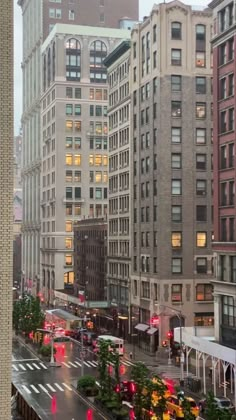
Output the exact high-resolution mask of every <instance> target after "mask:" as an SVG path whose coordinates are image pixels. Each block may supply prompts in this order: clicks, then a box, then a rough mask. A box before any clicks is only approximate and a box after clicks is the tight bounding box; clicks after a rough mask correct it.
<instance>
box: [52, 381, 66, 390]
mask: <svg viewBox="0 0 236 420" xmlns="http://www.w3.org/2000/svg"><path fill="white" fill-rule="evenodd" d="M54 385H55V386H56V387H57V388H58V389H59V390H60V391H63V392H64V391H65V390H64V389H63V388H62V387H61V386H60V385H59V384H57V383H56V382H55V383H54Z"/></svg>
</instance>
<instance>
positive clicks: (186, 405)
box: [181, 398, 195, 420]
mask: <svg viewBox="0 0 236 420" xmlns="http://www.w3.org/2000/svg"><path fill="white" fill-rule="evenodd" d="M181 406H182V408H183V412H184V419H185V420H195V416H194V415H193V413H192V407H191V403H190V401H189V400H188V399H187V398H183V401H182V403H181Z"/></svg>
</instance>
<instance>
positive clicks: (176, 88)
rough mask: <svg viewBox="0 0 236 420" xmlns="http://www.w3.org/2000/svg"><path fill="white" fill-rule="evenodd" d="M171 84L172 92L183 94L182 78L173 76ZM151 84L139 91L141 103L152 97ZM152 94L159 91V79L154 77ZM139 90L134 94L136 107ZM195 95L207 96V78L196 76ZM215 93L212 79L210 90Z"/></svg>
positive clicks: (210, 92)
mask: <svg viewBox="0 0 236 420" xmlns="http://www.w3.org/2000/svg"><path fill="white" fill-rule="evenodd" d="M170 83H171V91H172V92H181V91H182V88H183V86H182V76H180V75H174V74H172V75H171V79H170ZM150 86H151V84H150V82H148V83H146V84H145V85H143V86H141V87H140V89H139V94H140V101H141V102H144V101H145V100H147V99H149V98H150V96H151V91H150ZM152 88H153V89H152V92H153V95H155V94H156V93H157V91H158V78H157V77H154V79H153V81H152ZM137 92H138V91H137V90H135V91H134V93H133V105H134V106H136V105H137ZM195 93H196V94H206V93H207V77H202V76H196V77H195ZM212 93H213V84H212V78H211V85H210V89H209V94H212Z"/></svg>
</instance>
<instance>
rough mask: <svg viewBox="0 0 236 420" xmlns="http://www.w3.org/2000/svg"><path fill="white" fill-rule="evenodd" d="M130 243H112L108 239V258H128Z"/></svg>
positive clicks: (122, 241)
mask: <svg viewBox="0 0 236 420" xmlns="http://www.w3.org/2000/svg"><path fill="white" fill-rule="evenodd" d="M129 249H130V242H129V241H124V240H121V241H112V240H110V239H109V256H126V257H129Z"/></svg>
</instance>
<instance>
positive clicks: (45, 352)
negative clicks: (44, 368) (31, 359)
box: [39, 344, 56, 357]
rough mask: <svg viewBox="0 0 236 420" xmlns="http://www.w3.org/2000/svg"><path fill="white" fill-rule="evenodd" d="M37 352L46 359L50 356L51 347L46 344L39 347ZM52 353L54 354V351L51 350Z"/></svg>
mask: <svg viewBox="0 0 236 420" xmlns="http://www.w3.org/2000/svg"><path fill="white" fill-rule="evenodd" d="M39 352H40V353H41V354H42V356H45V357H48V356H51V345H50V344H47V345H46V346H41V347H40V350H39ZM53 353H54V354H55V353H56V349H55V348H53Z"/></svg>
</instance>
